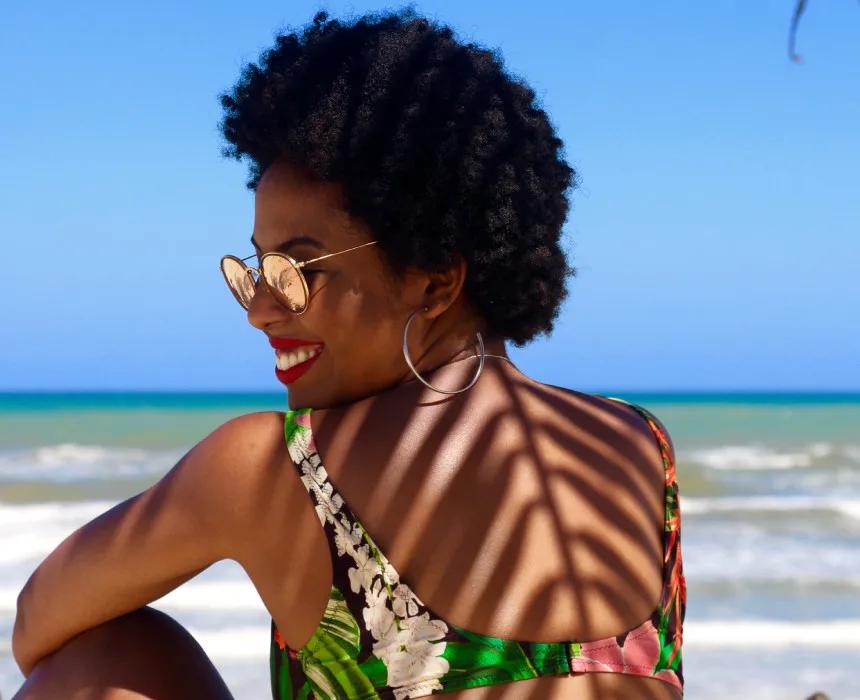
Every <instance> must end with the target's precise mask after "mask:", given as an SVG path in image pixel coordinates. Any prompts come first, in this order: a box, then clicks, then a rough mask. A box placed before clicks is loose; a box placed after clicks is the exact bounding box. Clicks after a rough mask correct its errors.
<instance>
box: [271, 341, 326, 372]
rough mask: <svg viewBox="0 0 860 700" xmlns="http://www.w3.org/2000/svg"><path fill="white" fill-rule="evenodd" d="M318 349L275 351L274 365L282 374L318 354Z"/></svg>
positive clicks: (319, 350) (320, 349)
mask: <svg viewBox="0 0 860 700" xmlns="http://www.w3.org/2000/svg"><path fill="white" fill-rule="evenodd" d="M321 351H322V348H320V347H305V348H304V349H302V350H275V364H276V365H277V367H278V369H279V370H281V371H282V372H283V371H284V370H288V369H290V367H295V366H296V365H299V364H301V363H302V362H307V361H308V360H310V359H311V358H312V357H316V356H317V355H319V354H320V352H321Z"/></svg>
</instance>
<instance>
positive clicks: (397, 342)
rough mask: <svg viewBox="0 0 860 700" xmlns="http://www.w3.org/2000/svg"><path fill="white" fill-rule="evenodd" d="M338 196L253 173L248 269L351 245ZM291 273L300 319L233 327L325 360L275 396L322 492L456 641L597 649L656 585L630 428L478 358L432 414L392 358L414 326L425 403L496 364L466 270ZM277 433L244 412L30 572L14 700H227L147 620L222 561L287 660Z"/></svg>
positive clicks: (344, 267)
mask: <svg viewBox="0 0 860 700" xmlns="http://www.w3.org/2000/svg"><path fill="white" fill-rule="evenodd" d="M339 201H340V197H339V191H338V188H337V186H336V185H334V184H330V183H320V182H314V181H313V180H311V179H310V178H308V177H307V176H306V175H305V174H304V173H303V172H302V171H301V170H300V169H298V168H295V167H292V166H290V165H289V164H278V165H276V166H273V167H272V168H270V169H269V171H267V173H266V174H265V176H264V177H263V179H262V181H261V182H260V186H259V188H258V190H257V195H256V207H255V224H254V241H255V242H256V245H257V246H258V250H257V252H258V254H262V253H265V252H270V251H275V250H281V251H284V252H288V253H289V254H290V255H291V256H293V257H294V258H296V259H297V260H308V259H311V258H313V257H317V256H319V255H321V254H325V253H333V252H338V251H342V250H346V249H347V248H350V247H353V246H356V245H359V244H361V243H363V242H366V241H369V240H372V238H371V236H370V234H369V232H368V231H366V230H364V229H363V228H362V227H361V226H360V225H359V224H358V223H356V222H355V221H352V220H351V219H350V218H349V217H348V216H347V215H346V214H345V213H344V212H343V211H342V210H341V209H340V208H339V206H338V203H339ZM299 237H305V238H306V237H312V238H314V239H315V240H316V241H317V242H318V244H319V245H318V246H317V245H313V244H310V243H307V242H304V243H296V242H295V241H296V239H297V238H299ZM309 272H312V274H308V279H309V286H310V289H311V301H310V305H309V307H308V309H307V311H306V312H305V313H304V314H302V315H294V314H291V313H289V312H288V311H286V310H285V309H284V308H283V307H281V306H280V305H279V304H278V303H277V302H276V301H275V299H274V298H273V297H272V296H271V294H270V293H269V292H268V291H267V290H266V288H265V285H260V286H259V287H258V292H257V294H256V296H255V298H254V301H253V302H252V304H251V307H250V308H249V310H248V319H249V321H250V323H251V324H252V325H253V326H254V327H255V328H257V329H259V330H261V331H262V332H263V333H264V334H266V335H268V336H270V337H283V338H298V339H302V340H306V341H308V342H309V343H313V344H322V345H323V346H324V349H323V352H322V353H321V355H320V357H319V360H318V361H317V362H316V364H315V365H314V366H313V367H312V368H311V370H310V371H308V372H307V373H306V374H305V375H304V376H302V377H301V378H300V379H299V380H298V381H297V382H295V383H294V384H293V385H292V386H291V387H290V389H289V403H290V406H291V407H292V408H300V407H310V408H313V409H314V411H313V413H312V414H311V420H312V430H313V434H314V437H315V440H316V443H317V446H318V449H319V452H320V455H321V456H322V459H323V463H324V464H325V466H326V469H327V471H328V473H329V475H330V477H331V478H332V480H333V482H334V483H335V484H337V485H338V490H339V492H340V493H341V494H342V495H343V496H344V497H345V498H346V500H347V502H348V503H349V504H350V506H351V507H352V508H353V510H354V511H355V512H357V513H360V514H361V518H362V523H363V525H364V526H365V528H366V529H367V531H368V532H370V533H372V535H373V537H374V539H375V540H376V542H377V544H378V545H379V546H380V547H381V549H382V551H384V552H385V553H386V555H387V556H388V558H389V560H390V561H391V563H392V564H393V565H394V566H395V568H396V569H397V570H398V571H399V572H400V574H401V576H402V578H403V579H404V580H407V581H409V582H410V585H411V586H412V588H413V589H414V590H415V591H416V593H417V594H418V596H419V597H420V598H421V599H422V600H423V601H424V602H425V603H426V604H427V605H428V606H429V607H430V608H431V609H432V610H433V611H434V613H435V614H436V615H438V616H439V617H440V618H442V619H444V620H446V621H448V622H449V623H451V624H454V625H457V626H460V627H464V628H466V629H469V630H471V631H473V632H476V633H480V634H487V635H492V636H496V637H502V638H508V639H520V640H533V641H547V642H548V641H563V640H570V639H581V640H587V639H599V638H603V637H607V636H613V635H617V634H621V633H623V632H625V631H627V630H630V629H632V628H634V627H636V626H638V625H639V624H641V623H642V622H643V621H645V620H646V619H648V618H649V617H650V615H651V613H652V612H653V610H654V609H655V608H656V606H657V602H658V600H659V597H660V588H661V567H662V551H661V535H660V533H661V528H662V519H663V464H662V459H661V456H660V454H659V450H658V449H657V446H656V444H655V440H654V437H653V435H652V434H651V432H650V429H649V428H648V427H647V425H645V423H644V422H643V421H642V419H641V418H640V417H639V416H638V415H636V414H635V413H634V412H632V411H630V410H629V409H627V408H625V407H622V406H619V405H617V404H614V403H611V402H608V401H606V400H604V399H600V398H597V397H593V396H588V395H584V394H578V393H575V392H571V391H568V390H566V389H560V388H557V387H549V386H545V385H542V384H539V383H537V382H535V381H533V380H531V379H529V378H528V377H526V376H524V375H523V374H521V373H520V372H519V371H518V370H516V368H514V367H513V366H512V365H511V364H510V363H508V362H505V361H504V360H500V359H496V358H487V361H486V367H485V370H484V372H483V374H482V376H481V379H480V381H479V382H478V383H477V384H476V386H475V387H474V388H473V389H472V390H470V391H469V392H467V393H465V394H461V395H458V396H456V397H453V398H446V397H442V396H441V395H440V394H438V393H434V392H432V391H430V390H429V389H426V388H425V387H424V386H423V385H421V384H420V383H418V382H417V381H415V380H414V377H413V375H412V373H411V372H410V371H409V369H408V367H407V366H406V364H405V362H404V360H403V356H402V354H401V340H402V333H403V328H404V324H405V323H406V320H407V318H408V317H409V315H410V314H412V313H413V312H414V311H415V310H416V309H425V308H426V309H427V310H426V311H422V312H421V313H419V314H418V315H417V316H416V317H415V320H414V322H413V324H412V326H411V329H410V337H409V347H410V353H411V356H412V358H413V360H414V361H415V363H416V365H417V366H418V369H419V371H421V372H422V374H423V375H424V376H426V377H427V378H428V379H429V380H430V381H432V382H433V383H434V384H436V385H438V386H441V387H449V388H456V387H462V386H464V385H466V384H467V383H468V381H469V380H470V378H471V377H472V376H473V374H474V372H475V369H476V365H475V362H474V361H473V360H472V359H470V358H471V357H472V356H473V355H474V348H473V346H474V339H475V333H476V332H478V331H481V332H483V333H484V335H485V337H486V347H487V352H488V353H491V354H496V355H504V353H505V350H504V342H503V339H501V338H494V337H492V335H491V334H488V333H487V328H486V327H485V324H484V323H483V322H482V320H481V319H480V318H478V317H477V316H476V315H475V314H474V312H473V311H472V310H471V308H470V306H469V304H468V303H467V302H466V300H465V299H464V298H463V294H462V288H463V280H464V278H465V275H466V266H465V264H462V263H461V264H459V265H456V266H454V267H453V268H451V269H450V270H448V271H446V272H444V273H440V274H435V273H434V274H429V273H426V272H424V271H421V270H410V271H408V272H407V274H405V275H403V276H402V277H395V276H393V275H392V274H391V272H390V271H389V269H388V268H387V265H386V263H385V259H384V255H383V251H381V250H380V249H379V246H370V247H368V248H363V249H361V250H358V251H353V252H350V253H346V254H344V255H338V256H335V257H332V258H330V259H328V260H326V261H323V262H321V263H315V264H313V265H312V266H311V267H310V268H309ZM264 341H265V339H264V338H261V342H264ZM283 420H284V416H283V414H279V413H259V414H252V415H247V416H242V417H240V418H237V419H235V420H233V421H230V422H228V423H226V424H225V425H223V426H221V427H220V428H219V429H218V430H216V431H215V432H213V433H212V434H211V435H209V436H208V437H207V438H205V439H204V440H203V441H202V442H201V443H200V444H198V445H197V446H195V447H194V449H192V450H191V452H189V453H188V455H186V456H185V457H184V458H183V459H182V460H181V461H180V462H179V464H177V465H176V467H174V468H173V469H172V470H171V471H170V472H169V473H168V474H167V475H166V476H165V477H164V478H163V479H162V480H161V481H159V482H158V483H157V484H155V485H154V486H153V487H152V488H150V489H148V490H147V491H145V492H144V493H142V494H140V495H138V496H136V497H134V498H132V499H130V500H128V501H126V502H124V503H122V504H120V505H119V506H117V507H115V508H114V509H112V510H110V511H108V512H107V513H106V514H104V515H102V516H100V517H99V518H97V519H96V520H94V521H93V522H91V523H89V524H87V525H85V526H84V527H83V528H81V529H80V530H78V531H77V532H75V533H73V534H72V535H71V536H70V537H69V538H68V539H67V540H65V541H64V542H63V543H62V544H61V545H60V546H59V547H58V548H57V550H55V551H54V552H53V553H52V554H51V555H50V556H49V557H48V558H47V559H46V560H45V562H43V563H42V565H41V566H40V567H39V568H38V569H37V570H36V572H35V573H34V574H33V576H32V577H31V578H30V580H29V581H28V582H27V584H26V586H25V587H24V590H23V591H22V593H21V595H20V597H19V602H18V615H17V617H16V621H15V629H14V634H13V651H14V654H15V658H16V660H17V661H18V664H19V666H20V667H21V669H22V671H23V672H24V674H25V675H26V676H28V680H27V682H26V684H25V686H24V687H23V688H22V689H21V691H20V692H19V693H18V695H16V698H18V699H19V700H24V699H35V698H52V699H53V700H58V699H59V700H61V699H62V698H75V700H86V699H89V698H100V699H101V700H113V699H115V698H123V699H132V700H134V699H141V698H150V699H152V700H156V699H157V700H167V699H173V698H188V697H207V698H213V699H215V700H219V699H227V698H230V695H229V692H228V691H227V689H226V688H225V687H224V686H223V683H222V682H221V681H220V678H219V677H218V674H217V671H216V670H215V668H214V667H213V666H212V664H211V662H209V660H208V659H207V658H206V656H205V654H204V653H203V652H202V650H201V649H200V648H199V647H197V646H196V643H195V642H194V641H193V639H191V637H190V635H188V634H187V632H185V631H184V630H183V629H182V628H181V627H180V626H179V625H178V624H177V623H176V622H174V621H172V620H171V619H170V618H168V617H167V616H166V615H163V614H161V613H157V612H155V611H153V610H151V609H150V608H147V607H145V606H146V605H147V604H148V603H150V602H152V601H154V600H157V599H158V598H159V597H161V596H163V595H165V594H166V593H168V592H169V591H171V590H173V589H174V588H176V587H177V586H179V585H181V584H182V583H184V582H185V581H187V580H189V579H190V578H192V577H193V576H195V575H196V574H197V573H199V572H200V571H202V570H203V569H205V568H206V567H208V566H210V565H211V564H213V563H215V562H216V561H220V560H222V559H234V560H235V561H238V562H239V563H240V564H241V565H242V566H243V568H244V569H245V570H246V572H247V573H248V575H249V576H250V578H251V580H252V581H253V583H254V585H255V586H256V588H257V590H258V591H259V593H260V596H261V598H262V600H263V603H264V604H265V605H266V607H267V609H268V610H269V612H270V613H271V614H272V616H273V618H274V620H275V622H276V623H277V624H278V627H279V629H280V630H281V632H282V634H283V636H284V638H285V640H286V642H287V643H288V644H289V645H290V646H291V647H292V648H295V649H297V648H301V647H302V646H304V645H305V643H306V642H307V641H308V640H309V639H310V637H311V636H312V634H313V632H314V630H315V629H316V627H317V625H318V624H319V621H320V619H321V617H322V614H323V610H324V608H325V605H326V601H327V598H328V592H329V590H330V588H331V560H330V555H329V551H328V547H327V544H326V541H325V537H324V535H323V532H322V529H321V528H320V526H319V520H318V519H317V516H316V514H315V512H314V510H313V507H312V504H311V502H310V499H309V498H308V495H307V493H306V492H305V490H304V487H303V486H302V484H301V482H300V480H299V479H298V478H297V475H296V471H295V468H294V465H293V464H292V461H291V459H290V457H289V454H288V453H287V449H286V445H285V441H284V438H283ZM177 660H180V661H181V663H178V662H177ZM264 672H265V669H261V673H264ZM189 683H193V688H194V690H193V691H189ZM446 697H449V698H452V700H454V699H458V700H479V699H485V700H496V699H498V698H506V699H507V700H519V699H525V698H535V700H537V698H541V699H546V698H549V699H550V700H561V699H562V698H574V697H575V698H578V699H582V700H597V699H600V700H615V699H618V700H621V698H624V699H627V698H647V699H651V698H653V699H655V700H656V699H660V700H663V699H666V698H678V697H680V695H679V693H677V691H675V690H674V689H672V688H671V687H670V686H668V685H666V684H664V683H662V682H660V681H655V680H652V679H646V678H637V677H633V676H623V675H620V674H586V675H579V676H577V675H571V676H558V677H551V678H540V679H534V680H529V681H518V682H515V683H509V684H506V685H501V686H493V687H489V688H478V689H472V690H467V691H461V692H458V693H449V694H446Z"/></svg>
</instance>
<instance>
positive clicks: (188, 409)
mask: <svg viewBox="0 0 860 700" xmlns="http://www.w3.org/2000/svg"><path fill="white" fill-rule="evenodd" d="M615 395H620V396H622V397H623V398H627V399H629V400H632V401H634V402H637V403H639V404H641V405H643V406H645V407H646V408H648V409H650V410H652V411H653V412H654V413H656V415H657V416H658V417H660V419H661V420H662V421H663V422H664V423H665V425H666V426H667V428H668V429H669V432H670V433H671V435H672V438H673V441H674V443H675V447H676V450H677V456H678V475H679V483H680V488H681V510H682V519H683V530H682V540H683V551H684V562H685V569H686V573H687V580H688V591H689V607H688V614H687V623H686V626H685V643H684V665H685V675H686V678H687V692H686V695H685V697H686V698H688V699H689V700H718V699H725V698H755V700H804V699H805V698H806V697H807V696H808V695H810V694H811V693H812V692H813V691H823V692H826V693H828V695H829V696H830V697H831V699H832V700H852V699H853V700H860V679H858V677H857V675H858V671H857V667H858V663H859V662H860V394H854V395H847V394H842V395H812V394H799V395H792V394H782V395H756V394H733V395H718V394H717V395H706V394H639V395H637V394H615ZM285 408H286V400H285V396H284V395H281V394H110V395H99V394H91V395H87V394H80V395H50V394H5V395H4V394H0V695H2V697H4V698H9V697H11V696H12V695H13V694H14V692H15V691H16V690H17V688H18V687H19V686H20V684H21V682H22V677H21V675H20V673H19V672H18V670H17V668H16V666H15V663H14V660H13V658H12V654H11V645H10V638H11V632H12V624H13V620H14V614H15V599H16V596H17V593H18V591H19V590H20V588H21V586H22V585H23V584H24V582H25V581H26V579H27V577H28V576H29V574H30V573H31V572H32V571H33V569H34V568H35V567H36V566H37V565H38V563H39V562H40V561H41V559H42V558H43V557H44V556H45V555H47V554H48V553H49V552H50V551H51V549H52V548H53V547H55V546H56V545H57V544H58V543H59V542H60V541H61V540H62V539H63V538H64V537H65V536H66V535H68V534H69V533H70V532H71V531H72V530H74V529H75V528H77V527H79V526H80V525H82V524H83V523H85V522H86V521H87V520H89V519H91V518H93V517H94V516H96V515H98V514H99V513H101V512H102V511H104V510H105V509H107V508H109V507H110V506H112V505H113V504H115V503H117V502H118V501H120V500H122V499H124V498H127V497H128V496H131V495H133V494H135V493H137V492H138V491H140V490H142V489H144V488H146V487H147V486H149V485H151V484H152V483H153V482H154V481H156V480H157V479H158V478H159V477H160V476H161V475H162V474H164V472H165V471H167V470H168V469H169V468H170V467H171V466H172V465H173V464H174V463H175V461H176V460H177V459H178V458H179V457H181V455H182V454H183V453H184V452H185V451H187V450H188V449H189V448H190V447H191V446H192V445H193V444H194V443H195V442H197V441H198V440H200V439H201V438H202V437H204V436H205V435H206V434H207V433H208V432H210V431H211V430H212V429H214V428H215V427H216V426H218V425H219V424H221V423H223V422H224V421H225V420H227V419H229V418H231V417H233V416H236V415H239V414H242V413H247V412H250V411H258V410H267V409H275V410H285ZM156 607H158V608H160V609H162V610H164V611H166V612H168V613H170V614H172V615H174V617H176V618H177V619H178V620H179V621H180V622H181V623H183V624H184V625H186V626H187V627H188V628H189V629H190V630H191V631H192V632H193V634H194V635H195V636H196V637H197V639H198V640H199V641H200V643H201V644H202V646H203V647H204V649H206V651H207V652H208V653H209V654H210V656H211V657H212V659H213V660H214V662H215V664H216V665H217V666H218V668H219V670H221V672H222V675H223V676H224V678H225V680H226V682H227V684H228V685H229V686H230V688H231V690H232V691H233V693H234V695H235V697H236V700H263V699H264V698H267V697H270V695H269V688H268V665H267V658H268V631H269V628H268V625H269V618H268V615H267V614H266V611H265V609H264V608H263V606H262V604H261V602H260V600H259V598H258V597H257V595H256V593H255V591H254V589H253V587H252V586H251V584H250V583H249V582H248V580H247V578H246V577H245V575H244V573H243V572H242V570H241V569H240V568H239V567H238V566H237V565H236V564H234V563H232V562H222V563H219V564H217V565H216V566H214V567H212V568H210V569H209V570H207V571H206V572H204V573H203V574H201V575H200V576H199V577H197V578H196V579H194V580H193V581H191V582H189V583H187V584H186V585H184V586H182V587H181V588H179V589H177V590H176V591H174V592H173V593H171V594H170V595H168V596H166V597H165V598H163V599H162V600H161V601H159V602H158V603H156Z"/></svg>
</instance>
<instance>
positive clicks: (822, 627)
mask: <svg viewBox="0 0 860 700" xmlns="http://www.w3.org/2000/svg"><path fill="white" fill-rule="evenodd" d="M189 632H191V634H192V635H193V636H194V638H195V639H196V640H197V641H198V642H199V643H200V646H202V647H203V650H204V651H205V652H206V653H207V655H208V656H209V657H210V658H211V659H212V660H213V661H216V662H217V661H259V662H264V661H265V660H266V659H267V658H268V655H269V644H270V638H269V634H270V628H269V626H268V625H253V626H251V625H248V626H241V627H240V626H236V627H227V628H225V629H222V630H219V631H212V630H197V629H194V628H189ZM792 647H798V648H802V649H813V648H815V649H834V650H837V649H860V620H838V621H834V622H784V621H780V620H688V621H687V623H686V624H685V625H684V648H685V649H699V648H704V649H707V648H712V649H713V648H723V649H761V650H764V649H788V648H792ZM8 651H9V644H8V642H7V641H5V640H2V641H0V653H4V652H5V653H8Z"/></svg>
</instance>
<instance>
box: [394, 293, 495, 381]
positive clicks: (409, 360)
mask: <svg viewBox="0 0 860 700" xmlns="http://www.w3.org/2000/svg"><path fill="white" fill-rule="evenodd" d="M429 310H430V309H429V308H427V307H426V306H425V307H424V308H423V309H417V310H416V311H413V312H412V314H411V315H410V316H409V319H408V320H407V321H406V327H405V328H404V329H403V358H404V359H405V360H406V364H407V365H409V369H411V370H412V374H414V375H415V376H416V377H417V379H418V381H419V382H421V383H422V384H423V385H424V386H426V387H427V388H428V389H432V390H433V391H435V392H437V393H439V394H447V395H448V396H452V395H454V394H462V393H463V392H464V391H469V389H471V388H472V387H473V386H475V384H477V383H478V380H479V379H480V378H481V373H482V372H483V371H484V358H485V357H486V353H485V352H484V339H483V338H482V337H481V334H480V333H476V334H475V336H476V339H477V345H478V354H477V356H476V357H477V358H478V371H477V372H475V376H474V377H472V381H471V382H469V383H468V384H467V385H466V386H464V387H463V388H462V389H455V390H454V391H447V390H445V389H439V388H438V387H435V386H433V385H432V384H431V383H430V382H428V381H427V380H426V379H424V377H422V376H421V375H420V374H419V373H418V370H417V369H415V365H414V364H413V363H412V358H411V357H410V356H409V345H408V343H407V338H408V336H409V325H410V324H411V323H412V319H413V318H415V316H417V315H418V314H419V313H421V312H422V311H429Z"/></svg>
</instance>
